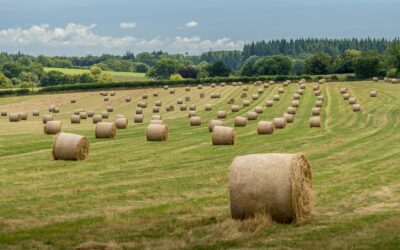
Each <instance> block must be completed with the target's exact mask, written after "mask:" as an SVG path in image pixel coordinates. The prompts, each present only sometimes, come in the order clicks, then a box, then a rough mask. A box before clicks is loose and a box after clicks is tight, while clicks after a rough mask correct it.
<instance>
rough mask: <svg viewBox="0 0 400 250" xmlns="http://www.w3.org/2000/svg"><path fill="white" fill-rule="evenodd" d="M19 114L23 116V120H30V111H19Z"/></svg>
mask: <svg viewBox="0 0 400 250" xmlns="http://www.w3.org/2000/svg"><path fill="white" fill-rule="evenodd" d="M19 116H20V117H21V120H22V121H26V120H28V113H27V112H19Z"/></svg>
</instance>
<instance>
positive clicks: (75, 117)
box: [71, 115, 81, 123]
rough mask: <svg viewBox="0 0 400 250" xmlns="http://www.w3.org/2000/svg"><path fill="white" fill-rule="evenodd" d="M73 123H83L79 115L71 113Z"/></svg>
mask: <svg viewBox="0 0 400 250" xmlns="http://www.w3.org/2000/svg"><path fill="white" fill-rule="evenodd" d="M71 123H81V117H80V116H79V115H71Z"/></svg>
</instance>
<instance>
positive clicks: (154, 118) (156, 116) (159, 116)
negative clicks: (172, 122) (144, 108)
mask: <svg viewBox="0 0 400 250" xmlns="http://www.w3.org/2000/svg"><path fill="white" fill-rule="evenodd" d="M150 120H161V115H152V116H151V118H150Z"/></svg>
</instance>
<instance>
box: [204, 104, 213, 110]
mask: <svg viewBox="0 0 400 250" xmlns="http://www.w3.org/2000/svg"><path fill="white" fill-rule="evenodd" d="M204 109H205V110H206V111H211V110H212V105H211V104H210V103H207V104H206V105H205V106H204Z"/></svg>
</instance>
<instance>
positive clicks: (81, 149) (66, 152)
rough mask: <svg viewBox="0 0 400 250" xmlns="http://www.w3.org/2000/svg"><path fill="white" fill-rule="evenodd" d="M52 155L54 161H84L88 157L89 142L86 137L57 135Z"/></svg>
mask: <svg viewBox="0 0 400 250" xmlns="http://www.w3.org/2000/svg"><path fill="white" fill-rule="evenodd" d="M52 154H53V158H54V160H85V159H86V158H87V156H88V155H89V140H88V139H87V138H86V136H81V135H75V134H69V133H63V132H61V133H58V134H57V136H56V137H55V138H54V142H53V149H52Z"/></svg>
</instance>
